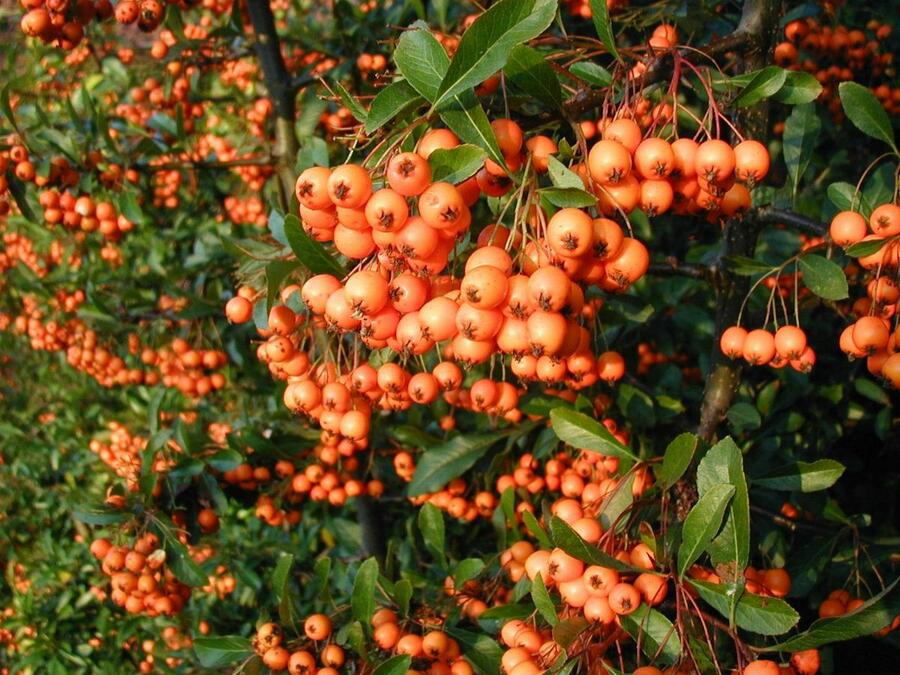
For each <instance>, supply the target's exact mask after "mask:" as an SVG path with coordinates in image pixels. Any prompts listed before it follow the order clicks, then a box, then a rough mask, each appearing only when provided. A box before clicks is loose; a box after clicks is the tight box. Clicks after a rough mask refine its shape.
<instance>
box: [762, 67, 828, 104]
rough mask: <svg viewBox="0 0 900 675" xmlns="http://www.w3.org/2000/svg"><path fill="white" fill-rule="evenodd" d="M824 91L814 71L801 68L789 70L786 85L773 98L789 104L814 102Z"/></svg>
mask: <svg viewBox="0 0 900 675" xmlns="http://www.w3.org/2000/svg"><path fill="white" fill-rule="evenodd" d="M821 93H822V85H821V84H819V81H818V80H817V79H816V78H815V76H814V75H813V74H812V73H806V72H803V71H801V70H788V71H787V78H786V79H785V81H784V86H783V87H781V89H779V90H778V91H777V92H776V93H775V94H774V95H773V96H772V98H773V99H774V100H776V101H778V102H779V103H786V104H787V105H800V104H802V103H812V102H813V101H815V100H816V99H817V98H819V94H821Z"/></svg>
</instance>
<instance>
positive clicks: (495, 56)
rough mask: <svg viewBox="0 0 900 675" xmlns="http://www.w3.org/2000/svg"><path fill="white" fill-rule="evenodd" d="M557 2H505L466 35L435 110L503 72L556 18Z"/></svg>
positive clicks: (488, 12)
mask: <svg viewBox="0 0 900 675" xmlns="http://www.w3.org/2000/svg"><path fill="white" fill-rule="evenodd" d="M556 8H557V2H556V1H555V0H501V1H500V2H498V3H496V4H494V5H491V7H490V8H489V9H488V10H487V11H486V12H484V13H483V14H481V15H480V16H479V17H478V18H477V19H476V20H475V22H474V23H473V24H472V25H471V26H470V27H469V28H468V30H466V32H465V33H463V36H462V38H461V39H460V41H459V47H458V48H457V50H456V54H455V55H454V57H453V61H452V62H451V63H450V66H449V67H448V68H447V73H446V75H445V76H444V78H443V80H442V81H441V83H440V87H439V88H438V92H437V95H436V97H435V99H434V101H433V102H434V105H435V107H437V106H439V105H441V103H444V102H445V101H448V100H450V99H451V98H452V97H454V96H456V95H458V94H461V93H462V92H464V91H466V90H467V89H472V88H473V87H477V86H478V85H479V84H481V83H482V82H484V81H485V80H486V79H487V78H489V77H490V76H491V75H493V74H494V73H496V72H497V71H499V70H501V69H502V68H503V67H504V66H505V65H506V62H507V59H508V58H509V56H510V53H511V52H512V50H513V48H514V47H515V46H516V45H519V44H522V43H523V42H527V41H528V40H531V39H532V38H535V37H537V36H538V35H540V34H541V33H543V32H544V30H546V29H547V27H548V26H549V25H550V23H551V22H552V21H553V17H554V16H556Z"/></svg>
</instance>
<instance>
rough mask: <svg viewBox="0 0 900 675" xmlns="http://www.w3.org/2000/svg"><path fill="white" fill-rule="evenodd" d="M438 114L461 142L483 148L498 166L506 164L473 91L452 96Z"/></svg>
mask: <svg viewBox="0 0 900 675" xmlns="http://www.w3.org/2000/svg"><path fill="white" fill-rule="evenodd" d="M440 116H441V119H442V120H443V121H444V124H446V125H447V126H448V127H449V128H450V130H451V131H453V133H455V134H456V135H457V136H459V138H460V140H461V141H462V142H463V143H470V144H472V145H477V146H478V147H479V148H483V149H484V150H485V151H487V153H488V156H489V157H490V158H491V159H493V160H494V161H495V162H497V163H498V164H499V165H500V166H506V159H504V157H503V153H502V152H501V151H500V146H499V145H497V137H496V136H494V130H493V129H492V128H491V123H490V121H489V120H488V117H487V114H486V113H485V112H484V108H482V107H481V104H480V103H479V102H478V99H477V98H476V97H475V94H474V93H473V92H471V91H467V92H464V93H463V94H460V95H459V96H457V97H455V98H453V99H452V100H451V101H450V102H449V103H448V104H446V105H445V106H443V107H442V108H441V110H440Z"/></svg>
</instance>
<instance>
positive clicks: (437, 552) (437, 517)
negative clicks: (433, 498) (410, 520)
mask: <svg viewBox="0 0 900 675" xmlns="http://www.w3.org/2000/svg"><path fill="white" fill-rule="evenodd" d="M419 531H420V532H421V533H422V539H424V540H425V547H426V548H427V549H428V550H429V551H430V552H431V555H433V556H434V557H435V559H437V561H438V562H439V563H440V564H441V566H442V567H447V556H446V554H445V553H444V513H443V512H442V511H441V510H440V509H439V508H438V507H436V506H435V505H434V504H431V503H430V502H425V503H424V504H423V505H422V508H421V509H419Z"/></svg>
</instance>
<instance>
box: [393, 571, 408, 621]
mask: <svg viewBox="0 0 900 675" xmlns="http://www.w3.org/2000/svg"><path fill="white" fill-rule="evenodd" d="M412 594H413V587H412V584H411V583H410V581H409V579H401V580H400V581H398V582H397V583H396V584H394V602H396V603H397V607H398V608H399V609H400V615H401V616H407V615H408V614H409V601H410V600H411V599H412Z"/></svg>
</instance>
